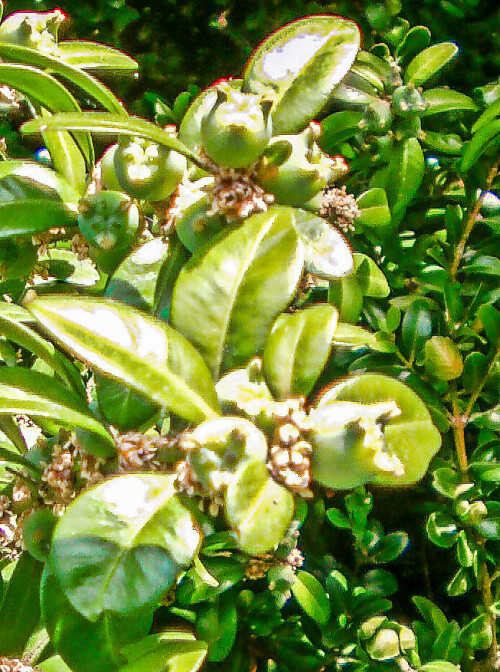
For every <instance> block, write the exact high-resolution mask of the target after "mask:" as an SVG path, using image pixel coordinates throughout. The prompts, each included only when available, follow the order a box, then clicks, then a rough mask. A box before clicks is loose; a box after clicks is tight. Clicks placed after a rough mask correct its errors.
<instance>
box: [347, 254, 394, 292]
mask: <svg viewBox="0 0 500 672" xmlns="http://www.w3.org/2000/svg"><path fill="white" fill-rule="evenodd" d="M353 256H354V272H355V275H356V280H357V282H358V284H359V288H360V289H361V291H362V292H363V296H370V297H373V298H377V299H385V298H386V297H387V296H389V291H390V290H389V284H388V282H387V279H386V277H385V275H384V274H383V272H382V271H381V270H380V268H379V267H378V266H377V264H376V263H375V262H374V261H373V259H371V258H370V257H368V256H367V255H366V254H361V253H359V252H355V253H354V255H353Z"/></svg>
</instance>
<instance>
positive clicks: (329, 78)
mask: <svg viewBox="0 0 500 672" xmlns="http://www.w3.org/2000/svg"><path fill="white" fill-rule="evenodd" d="M359 43H360V34H359V29H358V27H357V25H356V24H355V23H354V22H353V21H349V20H347V19H343V18H341V17H339V16H326V15H324V16H311V17H307V18H305V19H299V20H298V21H294V22H292V23H289V24H288V25H286V26H284V27H283V28H281V29H279V30H277V31H276V32H275V33H272V35H270V36H269V37H268V38H267V39H266V40H264V42H263V43H262V44H261V45H260V46H259V47H258V48H257V50H256V51H255V52H254V54H253V55H252V57H251V59H250V61H249V62H248V64H247V66H246V68H245V72H244V80H243V91H244V92H255V93H260V92H262V91H263V90H266V89H269V90H271V91H273V92H274V96H273V98H274V101H275V102H274V106H273V111H272V118H273V131H274V133H275V134H282V133H294V132H297V131H300V130H301V129H302V128H304V127H305V126H306V125H307V124H308V122H309V121H311V119H313V118H314V117H316V116H317V114H318V113H319V112H320V111H321V110H322V109H323V107H324V106H325V104H326V103H327V101H328V98H329V96H330V94H331V92H332V91H333V89H334V88H335V86H336V85H337V84H339V82H340V81H341V80H342V79H343V77H344V76H345V75H346V74H347V72H348V70H349V68H350V67H351V65H352V64H353V62H354V59H355V58H356V54H357V52H358V49H359Z"/></svg>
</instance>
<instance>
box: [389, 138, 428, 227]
mask: <svg viewBox="0 0 500 672" xmlns="http://www.w3.org/2000/svg"><path fill="white" fill-rule="evenodd" d="M424 172H425V161H424V155H423V153H422V149H421V147H420V143H419V141H418V140H417V139H416V138H407V139H406V140H403V141H402V142H399V143H398V144H397V145H396V147H395V149H394V150H393V152H392V155H391V160H390V162H389V169H388V175H387V186H386V191H387V198H388V201H389V205H390V207H391V213H392V223H393V225H396V224H399V223H400V222H401V221H402V219H403V216H404V214H405V211H406V208H407V206H408V205H409V203H410V202H411V201H412V199H413V197H414V196H415V194H416V193H417V191H418V189H419V187H420V184H421V182H422V179H423V177H424Z"/></svg>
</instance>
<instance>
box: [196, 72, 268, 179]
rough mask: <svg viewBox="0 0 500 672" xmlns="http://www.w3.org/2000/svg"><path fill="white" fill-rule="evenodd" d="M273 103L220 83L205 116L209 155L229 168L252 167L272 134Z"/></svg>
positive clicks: (204, 136) (203, 134) (203, 126)
mask: <svg viewBox="0 0 500 672" xmlns="http://www.w3.org/2000/svg"><path fill="white" fill-rule="evenodd" d="M271 105H272V102H271V101H270V100H267V99H263V98H262V97H261V96H258V95H254V94H251V93H240V92H239V91H236V90H234V89H232V88H231V87H230V86H228V85H224V84H221V85H220V86H219V88H218V91H217V99H216V101H215V104H214V106H213V107H212V109H211V110H210V112H208V114H207V115H206V116H205V117H203V119H202V122H201V138H202V142H203V146H204V148H205V151H206V153H207V154H208V156H209V157H210V158H211V159H213V160H214V161H215V163H218V164H219V165H221V166H225V167H227V168H244V167H245V166H249V165H251V164H252V163H254V162H255V161H257V159H258V158H259V156H260V155H261V154H262V153H263V151H264V150H265V148H266V147H267V143H268V142H269V138H270V137H271V133H272V127H271V117H270V114H269V112H270V111H271Z"/></svg>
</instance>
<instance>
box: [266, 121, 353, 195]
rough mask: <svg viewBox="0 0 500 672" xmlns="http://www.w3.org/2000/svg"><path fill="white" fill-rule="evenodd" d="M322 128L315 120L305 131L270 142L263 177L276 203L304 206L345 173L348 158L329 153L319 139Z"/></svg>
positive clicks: (278, 136)
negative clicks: (325, 151) (326, 152)
mask: <svg viewBox="0 0 500 672" xmlns="http://www.w3.org/2000/svg"><path fill="white" fill-rule="evenodd" d="M319 132H320V127H319V125H318V124H314V123H313V124H310V125H309V126H308V127H307V128H306V129H305V130H304V131H303V132H302V133H299V134H297V135H277V136H276V137H274V138H273V139H272V140H271V142H270V143H269V146H268V149H267V150H266V152H265V158H264V161H263V162H262V165H261V166H260V167H259V180H260V182H261V184H262V186H263V188H264V189H265V190H266V191H268V192H270V193H272V194H274V196H275V199H276V203H280V204H282V205H294V206H301V205H302V204H303V203H305V202H306V201H309V200H311V199H312V198H314V196H316V195H317V194H318V193H319V192H320V191H322V190H323V189H324V188H325V187H327V186H328V185H329V184H332V183H333V182H334V181H335V180H336V179H337V178H338V177H340V175H343V174H345V172H346V169H347V166H346V163H345V161H344V159H343V158H342V157H330V156H327V155H326V154H325V153H324V152H323V151H322V150H321V148H320V147H319V145H318V144H317V143H316V138H317V137H318V134H319Z"/></svg>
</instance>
